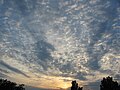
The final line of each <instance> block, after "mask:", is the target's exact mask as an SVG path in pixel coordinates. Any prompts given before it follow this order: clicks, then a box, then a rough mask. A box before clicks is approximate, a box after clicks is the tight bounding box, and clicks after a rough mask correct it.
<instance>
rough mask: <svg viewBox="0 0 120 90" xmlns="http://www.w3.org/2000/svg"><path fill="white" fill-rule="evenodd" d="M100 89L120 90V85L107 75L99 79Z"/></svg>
mask: <svg viewBox="0 0 120 90" xmlns="http://www.w3.org/2000/svg"><path fill="white" fill-rule="evenodd" d="M100 90H120V85H118V82H117V81H113V78H112V77H110V76H108V77H106V78H103V80H102V81H101V85H100Z"/></svg>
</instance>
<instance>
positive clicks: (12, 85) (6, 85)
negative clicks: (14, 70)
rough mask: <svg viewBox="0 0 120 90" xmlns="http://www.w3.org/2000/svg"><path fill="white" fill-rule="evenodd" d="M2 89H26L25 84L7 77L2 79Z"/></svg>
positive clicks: (0, 83) (0, 88)
mask: <svg viewBox="0 0 120 90" xmlns="http://www.w3.org/2000/svg"><path fill="white" fill-rule="evenodd" d="M0 90H25V88H24V84H19V85H18V84H16V83H15V82H11V81H8V80H7V79H5V80H4V79H0Z"/></svg>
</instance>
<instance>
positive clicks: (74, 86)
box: [71, 81, 82, 90]
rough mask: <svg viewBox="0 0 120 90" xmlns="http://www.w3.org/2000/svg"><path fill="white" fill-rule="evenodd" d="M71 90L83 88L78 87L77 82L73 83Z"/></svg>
mask: <svg viewBox="0 0 120 90" xmlns="http://www.w3.org/2000/svg"><path fill="white" fill-rule="evenodd" d="M71 84H72V86H71V90H82V87H78V83H77V82H76V81H72V83H71Z"/></svg>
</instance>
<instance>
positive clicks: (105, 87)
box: [71, 76, 120, 90]
mask: <svg viewBox="0 0 120 90" xmlns="http://www.w3.org/2000/svg"><path fill="white" fill-rule="evenodd" d="M71 84H72V86H71V90H82V89H83V87H78V83H76V81H72V83H71ZM100 90H120V85H119V84H118V82H117V81H113V78H112V77H110V76H108V77H106V78H103V80H102V81H101V85H100Z"/></svg>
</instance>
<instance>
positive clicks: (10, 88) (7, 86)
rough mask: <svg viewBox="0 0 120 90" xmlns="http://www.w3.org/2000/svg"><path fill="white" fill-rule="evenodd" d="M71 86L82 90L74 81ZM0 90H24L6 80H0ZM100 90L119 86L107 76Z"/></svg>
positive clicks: (119, 89) (22, 87) (116, 88)
mask: <svg viewBox="0 0 120 90" xmlns="http://www.w3.org/2000/svg"><path fill="white" fill-rule="evenodd" d="M71 84H72V86H71V90H82V89H83V87H79V86H78V83H77V82H76V81H72V82H71ZM0 90H25V88H24V84H16V83H15V82H11V81H8V80H7V79H0ZM100 90H120V85H119V84H118V82H117V81H114V80H113V78H112V77H110V76H108V77H106V78H103V80H102V81H101V85H100Z"/></svg>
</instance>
